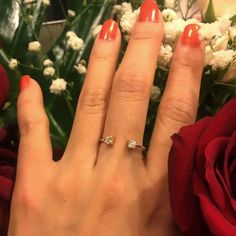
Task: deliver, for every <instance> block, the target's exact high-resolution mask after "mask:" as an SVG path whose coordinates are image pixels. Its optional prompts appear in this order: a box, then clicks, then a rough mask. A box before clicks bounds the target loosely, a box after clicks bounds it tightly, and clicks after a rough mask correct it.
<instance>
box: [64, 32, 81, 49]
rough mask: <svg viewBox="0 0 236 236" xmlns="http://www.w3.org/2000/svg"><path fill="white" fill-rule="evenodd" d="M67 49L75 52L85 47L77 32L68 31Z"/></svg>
mask: <svg viewBox="0 0 236 236" xmlns="http://www.w3.org/2000/svg"><path fill="white" fill-rule="evenodd" d="M66 38H67V47H68V48H71V49H73V50H75V51H79V50H81V49H82V48H83V47H84V41H83V39H81V38H79V37H78V36H77V35H76V33H75V32H73V31H68V32H67V33H66Z"/></svg>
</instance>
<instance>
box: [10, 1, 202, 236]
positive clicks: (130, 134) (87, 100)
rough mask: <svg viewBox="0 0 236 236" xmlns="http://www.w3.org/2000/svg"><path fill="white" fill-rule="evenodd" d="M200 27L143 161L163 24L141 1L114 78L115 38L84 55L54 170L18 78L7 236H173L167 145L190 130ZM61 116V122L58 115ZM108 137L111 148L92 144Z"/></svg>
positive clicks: (44, 126) (109, 24)
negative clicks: (68, 131)
mask: <svg viewBox="0 0 236 236" xmlns="http://www.w3.org/2000/svg"><path fill="white" fill-rule="evenodd" d="M198 29H199V28H198V26H196V25H190V26H188V27H186V29H185V32H184V33H183V35H182V36H181V38H180V40H179V42H178V43H177V45H176V49H175V54H174V58H173V62H172V66H171V70H170V74H169V78H168V82H167V85H166V89H165V93H164V95H163V98H162V101H161V104H160V107H159V111H158V115H157V120H156V125H155V128H154V131H153V136H152V140H151V144H150V147H149V150H148V153H147V158H146V159H145V161H144V159H143V155H142V151H141V150H140V149H138V148H136V149H132V150H129V149H128V148H127V141H128V140H130V139H133V140H136V141H137V143H138V144H142V140H143V134H144V128H145V120H146V114H147V109H148V103H149V96H150V90H151V88H152V84H153V78H154V73H155V69H156V64H157V58H158V54H159V50H160V45H161V42H162V37H163V21H162V17H161V14H160V12H159V9H158V7H157V5H156V3H155V2H154V1H153V0H146V1H145V2H144V3H143V5H142V8H141V13H140V17H139V19H138V21H137V23H136V25H135V27H134V30H133V32H132V36H131V38H130V41H129V45H128V48H127V50H126V53H125V56H124V58H123V60H122V63H121V64H120V66H119V68H118V70H117V71H116V72H115V70H116V63H117V57H118V54H119V50H120V43H121V35H120V31H119V29H118V26H117V24H116V23H115V22H114V21H112V20H108V21H106V22H105V23H104V25H103V28H102V31H101V32H100V35H99V36H98V37H97V39H96V41H95V44H94V48H93V50H92V53H91V57H90V62H89V67H88V72H87V76H86V79H85V83H84V86H83V90H82V92H81V95H80V98H79V102H78V107H77V112H76V116H75V120H74V125H73V128H72V132H71V135H70V139H69V142H68V145H67V147H66V150H65V153H64V155H63V157H62V159H61V160H60V161H58V162H54V161H53V160H52V146H51V143H50V135H49V123H48V119H47V116H46V113H45V111H44V106H43V98H42V93H41V90H40V88H39V86H38V84H37V83H36V82H35V81H34V80H32V79H29V77H27V76H25V77H23V78H22V80H21V93H20V95H19V99H18V121H19V128H20V136H21V138H20V148H19V162H18V166H17V168H18V169H17V178H16V185H15V189H14V194H13V199H12V207H11V219H10V226H9V236H12V235H20V236H21V235H23V236H28V235H30V236H32V235H33V236H38V235H40V236H42V235H47V236H52V235H57V236H58V235H66V236H69V235H72V236H74V235H76V236H77V235H81V236H92V235H96V236H100V235H101V236H121V235H122V236H139V235H140V236H152V235H153V236H156V235H158V236H161V235H164V236H167V235H175V234H176V228H175V226H174V223H173V221H172V216H171V211H170V204H169V194H168V179H167V160H168V153H169V150H170V146H171V139H170V137H171V135H172V134H174V133H175V132H177V131H178V130H179V128H180V127H182V126H184V125H187V124H190V123H193V122H194V121H195V116H196V111H197V107H198V97H199V89H200V80H201V73H202V69H203V64H204V46H203V44H202V42H201V41H200V40H199V37H198V32H197V31H198ZM61 115H62V116H63V114H61ZM110 135H111V136H113V137H115V143H114V144H113V145H107V144H105V143H102V142H99V140H100V138H101V137H106V136H110Z"/></svg>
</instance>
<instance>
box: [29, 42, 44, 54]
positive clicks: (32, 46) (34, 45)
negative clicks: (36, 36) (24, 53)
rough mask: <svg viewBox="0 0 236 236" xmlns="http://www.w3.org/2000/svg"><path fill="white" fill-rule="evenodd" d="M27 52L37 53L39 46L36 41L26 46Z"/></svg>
mask: <svg viewBox="0 0 236 236" xmlns="http://www.w3.org/2000/svg"><path fill="white" fill-rule="evenodd" d="M28 50H29V51H31V52H39V51H40V50H41V44H40V42H38V41H33V42H30V43H29V45H28Z"/></svg>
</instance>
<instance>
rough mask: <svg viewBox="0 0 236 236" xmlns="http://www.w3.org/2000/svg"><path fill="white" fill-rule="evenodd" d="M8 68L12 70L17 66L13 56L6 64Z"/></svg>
mask: <svg viewBox="0 0 236 236" xmlns="http://www.w3.org/2000/svg"><path fill="white" fill-rule="evenodd" d="M8 66H9V68H10V69H12V70H14V69H16V67H17V66H18V61H17V60H16V59H15V58H11V59H10V61H9V64H8Z"/></svg>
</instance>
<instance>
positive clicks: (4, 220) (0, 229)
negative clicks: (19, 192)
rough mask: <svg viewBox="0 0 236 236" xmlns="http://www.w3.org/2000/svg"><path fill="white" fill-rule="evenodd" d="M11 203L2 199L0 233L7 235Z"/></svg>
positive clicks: (2, 235)
mask: <svg viewBox="0 0 236 236" xmlns="http://www.w3.org/2000/svg"><path fill="white" fill-rule="evenodd" d="M9 212H10V203H9V202H6V201H2V200H1V199H0V235H1V236H7V231H8V222H9Z"/></svg>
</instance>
